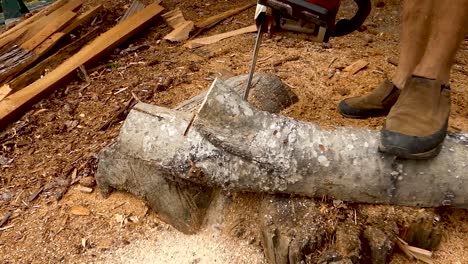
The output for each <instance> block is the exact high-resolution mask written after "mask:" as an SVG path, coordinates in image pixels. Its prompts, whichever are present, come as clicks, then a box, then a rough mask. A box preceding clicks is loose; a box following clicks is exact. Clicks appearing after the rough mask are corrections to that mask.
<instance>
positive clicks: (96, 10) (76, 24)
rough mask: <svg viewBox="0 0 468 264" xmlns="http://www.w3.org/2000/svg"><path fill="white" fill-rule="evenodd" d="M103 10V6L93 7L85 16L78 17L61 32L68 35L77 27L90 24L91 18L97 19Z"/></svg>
mask: <svg viewBox="0 0 468 264" xmlns="http://www.w3.org/2000/svg"><path fill="white" fill-rule="evenodd" d="M102 10H103V6H102V5H97V6H95V7H92V8H91V9H89V10H88V11H86V12H84V13H83V14H81V15H79V16H77V17H76V18H75V19H73V21H72V22H71V23H70V25H68V26H67V27H66V28H64V29H63V30H61V32H63V33H65V34H68V33H70V32H72V31H73V30H75V29H76V28H77V27H79V26H81V25H82V24H84V23H86V22H88V21H89V20H90V19H91V18H93V17H95V16H96V15H97V14H98V13H99V12H101V11H102Z"/></svg>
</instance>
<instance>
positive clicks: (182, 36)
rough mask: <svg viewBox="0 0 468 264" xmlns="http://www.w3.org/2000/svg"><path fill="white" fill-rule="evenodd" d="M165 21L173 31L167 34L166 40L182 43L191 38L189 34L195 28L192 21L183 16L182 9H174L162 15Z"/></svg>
mask: <svg viewBox="0 0 468 264" xmlns="http://www.w3.org/2000/svg"><path fill="white" fill-rule="evenodd" d="M162 17H163V19H164V21H165V22H166V23H167V24H168V25H169V26H170V27H171V28H173V30H172V31H171V32H170V33H169V34H167V35H166V36H165V37H164V39H165V40H169V41H171V42H181V41H185V40H187V39H188V38H189V34H190V32H191V31H192V29H193V27H194V23H193V22H192V21H187V20H185V18H184V15H183V14H182V11H180V9H178V8H177V9H174V10H172V11H169V12H167V13H165V14H164V15H162Z"/></svg>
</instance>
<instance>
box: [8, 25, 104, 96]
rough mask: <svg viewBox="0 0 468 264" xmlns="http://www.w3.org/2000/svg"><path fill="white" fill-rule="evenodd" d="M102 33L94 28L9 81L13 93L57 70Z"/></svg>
mask: <svg viewBox="0 0 468 264" xmlns="http://www.w3.org/2000/svg"><path fill="white" fill-rule="evenodd" d="M100 32H101V29H100V28H94V29H93V30H91V31H89V32H88V33H86V34H85V35H84V36H82V37H80V38H79V39H77V40H75V41H73V42H72V43H70V44H68V45H67V46H65V47H63V48H61V49H60V50H58V51H57V52H56V53H54V54H52V55H51V56H49V57H47V58H46V59H44V60H43V61H41V62H39V63H38V64H36V65H35V66H34V67H32V68H31V69H29V70H27V71H25V72H24V73H22V74H21V75H19V76H17V77H16V78H15V79H13V80H11V81H9V82H8V84H9V86H10V87H11V89H12V90H13V92H16V91H19V90H21V89H23V88H24V87H26V86H27V85H29V84H31V83H33V82H34V81H36V80H38V79H39V78H40V77H41V76H42V75H43V74H44V72H45V71H46V70H53V69H55V68H56V67H57V66H58V65H60V63H62V62H63V61H65V60H66V59H67V58H69V57H70V54H74V53H76V52H77V51H78V50H79V49H81V48H82V47H83V46H84V45H86V44H87V43H88V42H90V41H91V40H93V39H94V38H95V37H96V36H97V35H98V34H99V33H100ZM0 101H1V100H0Z"/></svg>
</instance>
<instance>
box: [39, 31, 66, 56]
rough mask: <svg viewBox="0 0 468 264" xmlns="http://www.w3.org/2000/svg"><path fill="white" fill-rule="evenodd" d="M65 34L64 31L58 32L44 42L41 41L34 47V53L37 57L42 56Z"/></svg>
mask: <svg viewBox="0 0 468 264" xmlns="http://www.w3.org/2000/svg"><path fill="white" fill-rule="evenodd" d="M63 36H65V33H63V32H56V33H54V34H52V36H50V37H48V38H47V39H46V40H45V41H44V42H42V43H41V45H39V46H38V47H37V48H35V49H34V54H35V55H36V57H40V56H42V55H44V54H45V53H46V52H48V51H49V50H50V49H52V48H53V47H54V46H55V44H57V43H58V42H59V41H60V40H61V39H62V37H63Z"/></svg>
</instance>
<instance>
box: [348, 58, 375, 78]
mask: <svg viewBox="0 0 468 264" xmlns="http://www.w3.org/2000/svg"><path fill="white" fill-rule="evenodd" d="M367 65H369V62H367V61H365V60H357V61H355V62H353V63H352V64H351V65H349V66H348V67H346V68H344V70H343V71H344V72H348V73H349V74H350V75H354V74H356V73H358V72H359V71H360V70H362V69H364V68H365V67H367Z"/></svg>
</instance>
